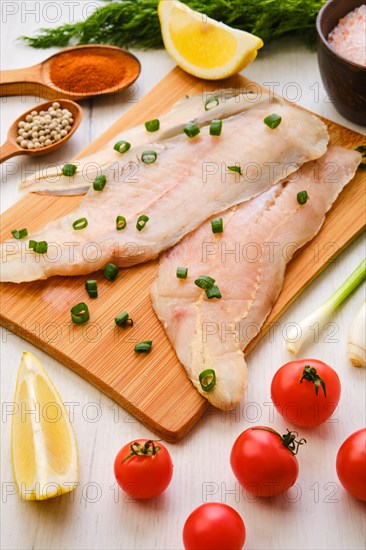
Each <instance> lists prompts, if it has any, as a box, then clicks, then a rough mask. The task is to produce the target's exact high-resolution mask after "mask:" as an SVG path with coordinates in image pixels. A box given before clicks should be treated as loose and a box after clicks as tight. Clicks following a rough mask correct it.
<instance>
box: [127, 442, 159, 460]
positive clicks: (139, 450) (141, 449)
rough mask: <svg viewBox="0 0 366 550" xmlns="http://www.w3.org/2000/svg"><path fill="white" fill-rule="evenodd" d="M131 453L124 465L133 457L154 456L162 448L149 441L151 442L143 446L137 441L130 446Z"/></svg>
mask: <svg viewBox="0 0 366 550" xmlns="http://www.w3.org/2000/svg"><path fill="white" fill-rule="evenodd" d="M130 449H131V452H130V454H128V455H127V456H126V457H125V458H124V459H123V460H122V464H123V463H124V461H125V460H127V459H128V458H131V456H154V455H156V454H157V453H158V451H160V447H159V446H158V445H155V443H154V441H152V440H151V439H149V441H146V442H145V443H144V444H143V445H141V443H138V441H135V442H134V443H132V444H131V445H130Z"/></svg>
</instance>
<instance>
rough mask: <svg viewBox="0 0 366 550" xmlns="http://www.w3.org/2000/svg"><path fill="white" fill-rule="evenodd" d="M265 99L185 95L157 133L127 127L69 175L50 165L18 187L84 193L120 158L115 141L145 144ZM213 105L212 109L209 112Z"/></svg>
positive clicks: (80, 161)
mask: <svg viewBox="0 0 366 550" xmlns="http://www.w3.org/2000/svg"><path fill="white" fill-rule="evenodd" d="M210 97H211V98H213V97H218V98H219V104H218V105H215V102H211V103H210V105H209V110H207V111H206V110H205V103H206V100H207V99H209V98H210ZM251 98H252V99H251ZM264 101H266V102H267V101H268V96H267V94H266V93H264V92H263V94H261V95H258V94H254V95H253V96H251V94H250V93H249V92H247V93H245V92H243V93H239V91H238V90H237V89H226V90H223V91H219V90H218V91H216V92H209V93H208V92H207V93H205V94H199V95H194V96H191V97H186V98H184V99H182V100H180V101H178V102H177V103H176V104H175V105H173V107H172V109H170V111H168V112H167V113H165V114H164V115H162V116H161V117H160V118H159V121H160V129H159V130H157V131H156V132H153V133H151V132H148V131H147V130H146V128H145V125H144V124H140V125H138V126H134V127H133V128H129V129H126V130H125V131H123V132H121V135H120V136H119V137H114V138H113V139H112V140H110V141H109V142H108V143H107V144H106V145H104V146H103V147H102V148H101V149H100V150H98V151H97V152H95V153H92V154H91V155H87V156H84V157H80V158H79V159H78V160H76V161H75V162H74V163H75V164H76V165H77V167H78V171H77V172H76V174H75V176H73V177H72V178H69V177H67V176H63V175H62V172H61V169H62V165H59V166H57V165H56V166H54V165H51V166H47V167H45V168H43V169H42V170H39V171H37V172H36V173H35V174H32V175H31V176H28V177H27V178H26V179H24V180H23V181H22V182H20V184H19V190H20V191H23V192H28V193H29V192H38V193H45V194H47V193H51V194H58V195H82V194H85V193H86V192H87V191H88V189H89V188H90V187H91V184H92V182H93V180H94V179H95V178H96V176H98V175H100V174H102V173H104V171H105V170H106V169H108V167H109V166H110V165H111V164H113V163H116V162H119V161H120V160H121V156H120V154H119V153H118V152H117V151H115V150H114V149H113V146H114V144H115V143H116V142H117V141H119V140H122V139H123V140H125V141H128V142H129V143H131V145H132V146H133V147H138V146H139V145H143V144H146V143H148V142H149V141H150V140H151V139H154V141H161V140H163V139H168V138H171V137H174V136H176V135H178V134H179V133H182V131H183V128H184V126H185V125H186V124H187V123H188V122H190V121H194V122H195V123H196V124H197V125H198V126H202V125H203V124H204V123H205V122H207V121H208V120H211V119H212V116H213V112H214V113H215V118H220V119H221V118H225V117H227V116H230V115H234V114H235V113H239V112H241V111H243V110H245V109H252V108H254V107H256V106H257V105H259V104H260V103H262V102H264ZM212 106H213V107H212ZM212 108H214V109H215V110H214V111H212Z"/></svg>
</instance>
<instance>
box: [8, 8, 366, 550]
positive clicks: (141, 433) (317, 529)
mask: <svg viewBox="0 0 366 550" xmlns="http://www.w3.org/2000/svg"><path fill="white" fill-rule="evenodd" d="M97 4H98V2H95V1H94V2H91V1H89V0H84V1H83V2H77V1H74V2H66V1H63V0H59V1H58V2H50V1H44V2H34V1H20V0H19V1H15V0H12V1H6V0H3V1H2V3H1V8H2V33H1V34H2V38H1V40H2V42H1V46H2V47H1V68H2V69H12V68H18V67H24V66H28V65H32V64H35V63H37V62H39V61H41V60H43V59H45V58H46V57H48V56H49V55H50V54H51V53H53V52H55V51H56V49H52V50H51V49H50V50H33V49H31V48H29V47H27V46H26V45H25V44H24V43H22V42H20V41H17V40H16V39H17V37H18V36H19V35H22V34H31V33H33V32H34V31H35V30H36V29H37V28H39V27H42V26H43V27H48V26H50V25H52V24H55V25H56V24H59V23H60V22H61V21H69V20H70V15H71V14H72V13H73V11H74V19H78V18H80V17H82V16H83V15H85V14H86V13H87V12H88V10H90V11H91V10H92V9H93V7H95V6H96V5H97ZM70 6H71V7H70ZM135 53H136V54H137V55H138V57H139V59H140V60H141V63H142V73H141V77H140V79H139V80H138V82H137V83H136V96H135V99H136V100H138V99H139V98H141V97H142V96H143V95H144V94H146V93H147V92H148V91H149V90H150V89H151V88H152V87H153V86H154V85H155V84H156V83H157V82H158V81H159V80H160V79H161V78H162V77H163V76H165V75H166V74H167V72H168V71H169V70H170V69H171V68H172V67H173V65H174V64H173V62H172V60H171V59H170V58H169V56H168V55H167V53H166V52H165V51H163V50H160V51H156V52H135ZM245 74H246V75H247V76H248V77H249V78H251V79H253V80H254V81H257V82H259V83H261V84H264V85H267V86H272V87H273V88H274V90H275V92H277V93H278V92H282V93H283V94H284V95H285V96H286V97H288V98H289V99H293V100H295V101H298V102H299V104H301V105H303V106H305V107H306V108H308V109H311V110H312V111H314V112H316V113H319V114H321V115H324V116H326V117H328V118H330V119H332V120H335V121H336V122H338V123H340V124H343V125H345V126H347V127H350V128H353V129H354V130H356V131H359V132H362V128H361V127H360V126H357V125H355V124H352V123H350V122H348V121H347V120H345V119H343V117H341V116H340V115H339V114H338V113H337V112H336V111H335V109H334V108H333V106H332V104H331V103H330V102H329V101H328V100H327V98H326V95H325V92H324V89H323V86H322V83H321V80H320V75H319V72H318V67H317V60H316V54H315V53H311V52H309V51H308V50H306V49H305V48H304V47H303V46H302V45H300V44H297V43H296V42H295V41H293V40H285V41H282V42H281V43H279V44H277V45H273V46H268V47H266V48H265V50H264V51H262V52H260V54H259V58H258V59H257V60H256V61H255V63H253V64H252V65H251V66H250V67H248V68H247V69H246V71H245ZM41 101H42V100H39V99H36V98H33V97H23V98H21V97H12V98H2V99H1V103H0V104H1V140H2V142H3V141H4V140H5V136H6V131H7V128H8V127H9V126H10V124H11V122H12V121H13V120H14V119H15V118H16V117H17V116H18V115H20V114H21V113H22V112H23V111H25V110H27V109H29V108H30V107H32V106H33V105H35V106H36V105H37V104H38V103H39V102H41ZM82 107H83V109H84V119H83V121H82V124H81V126H80V128H79V130H78V131H77V133H76V134H75V136H74V137H73V138H72V140H71V141H70V142H69V143H68V144H67V145H66V146H65V148H62V149H60V150H59V151H57V152H55V153H54V154H53V155H52V156H49V157H48V158H47V161H49V162H51V161H54V162H57V161H58V160H59V159H60V160H61V159H66V157H71V156H72V155H74V154H76V153H77V152H78V151H79V150H80V149H82V148H84V147H85V146H86V145H87V144H88V143H90V142H91V141H92V140H93V139H94V138H96V137H97V136H98V135H99V134H100V133H101V132H102V131H103V130H105V129H106V128H108V127H109V126H110V124H112V123H113V122H114V121H115V120H116V119H117V118H118V117H119V116H120V115H121V114H122V113H124V112H125V111H126V110H127V109H129V108H130V107H131V104H129V103H123V102H122V100H121V98H113V97H109V98H99V99H95V100H90V101H84V102H82ZM42 161H43V158H42V157H38V160H36V161H34V160H31V159H29V158H28V159H27V158H26V157H16V158H14V159H11V160H10V161H8V162H7V163H5V164H3V165H2V174H1V208H2V211H3V210H5V209H6V208H8V207H9V206H10V205H11V204H13V203H14V202H15V201H16V200H17V199H18V198H19V194H18V191H17V183H18V181H19V177H20V174H22V173H23V174H24V172H25V171H32V170H33V169H34V168H35V165H36V163H40V162H42ZM364 252H365V247H364V241H363V240H362V238H359V239H358V240H357V241H356V242H355V243H353V244H352V245H351V246H350V247H349V248H348V249H347V250H346V251H345V252H343V254H342V255H341V256H340V257H339V258H338V260H337V261H336V262H334V263H332V264H331V265H330V266H329V267H328V268H327V270H326V271H325V272H323V274H322V275H321V276H320V277H319V278H318V279H317V280H316V281H315V282H314V283H313V284H312V285H311V286H310V287H309V288H308V289H307V290H306V291H305V292H304V293H303V295H302V296H301V297H300V298H299V299H298V300H296V302H295V303H294V304H293V306H292V307H291V308H290V309H289V310H288V311H287V313H286V314H285V315H284V316H283V317H282V318H281V320H280V323H279V326H278V327H276V329H275V331H274V333H273V337H272V339H270V338H269V336H268V335H267V336H266V337H265V338H264V340H263V341H262V342H261V343H260V344H259V345H258V346H257V348H256V349H255V350H254V351H253V352H252V353H251V355H250V356H249V358H248V365H249V371H250V373H249V389H248V391H247V394H246V396H245V400H244V402H243V403H242V404H241V405H240V406H239V407H238V408H237V410H236V411H235V412H231V413H227V414H225V413H222V412H220V411H213V410H211V411H209V412H208V413H207V414H206V416H205V417H204V418H203V419H202V420H201V421H200V422H199V423H198V425H197V426H196V427H195V429H194V430H193V431H192V432H191V433H190V434H189V435H188V436H187V437H186V438H185V439H184V440H183V441H182V442H181V443H179V444H176V445H168V448H169V451H170V452H171V455H172V458H173V462H174V477H173V481H172V483H171V485H170V487H169V488H168V490H167V491H166V492H165V493H164V494H163V495H162V496H160V497H159V498H157V499H155V500H152V501H150V502H129V499H127V498H126V497H125V496H124V495H123V494H122V492H121V491H119V490H118V489H117V486H116V483H115V480H114V475H113V461H114V457H115V454H116V453H117V451H118V450H119V448H120V447H121V446H122V445H123V444H124V443H126V442H128V441H130V440H133V439H135V438H137V437H153V434H152V433H150V432H149V431H148V430H147V429H146V428H145V427H144V426H142V425H141V424H140V423H139V422H138V421H137V420H135V419H134V418H132V417H131V416H130V415H129V414H127V413H126V412H125V411H124V410H123V409H121V408H120V407H119V406H117V405H116V404H115V403H114V402H113V401H112V400H111V399H109V398H107V397H106V396H105V395H103V394H101V393H100V392H99V391H98V390H96V389H95V388H94V387H93V386H91V385H90V384H88V383H87V382H85V381H84V380H83V379H82V378H80V377H78V376H77V375H76V374H74V373H73V372H71V371H69V370H68V369H67V368H66V367H64V366H63V365H61V364H59V363H58V362H57V361H55V360H54V359H52V358H51V357H49V356H48V355H46V354H45V353H43V352H42V351H41V350H39V349H37V348H34V347H33V346H31V345H30V344H28V343H26V342H24V341H21V339H20V338H18V337H17V336H15V335H13V334H12V333H9V332H7V331H3V333H2V341H1V400H2V418H1V438H2V439H1V453H2V467H1V491H2V498H1V520H2V521H1V547H2V548H4V549H30V548H37V549H61V548H62V549H75V550H76V549H134V550H140V549H141V550H142V549H144V550H145V549H157V550H162V549H171V550H172V549H174V550H175V549H179V548H182V540H181V532H182V528H183V524H184V521H185V519H186V518H187V516H188V515H189V513H190V512H191V511H192V510H193V509H194V508H195V507H196V506H198V505H200V504H201V503H202V502H205V501H221V502H226V503H227V504H229V505H231V506H233V507H234V508H236V509H237V510H238V511H239V513H240V514H241V515H242V517H243V519H244V521H245V524H246V527H247V541H246V544H245V548H248V549H249V548H252V549H281V550H282V549H283V550H284V549H301V550H304V549H332V550H335V549H347V550H349V549H356V548H357V549H358V548H363V547H364V544H365V515H364V511H365V509H364V505H363V504H362V503H361V502H358V501H356V500H355V499H353V498H352V497H350V496H349V495H348V494H347V493H346V492H345V491H344V490H343V489H342V487H341V486H340V484H339V482H338V479H337V475H336V471H335V457H336V453H337V450H338V448H339V446H340V445H341V443H342V442H343V441H344V439H345V438H346V437H347V436H348V435H349V434H351V433H352V432H354V431H355V430H357V429H360V428H361V427H364V426H365V410H366V407H365V370H364V369H355V368H353V367H352V366H351V365H350V364H349V363H348V360H347V357H346V333H347V328H348V326H349V324H350V321H351V319H352V317H353V316H354V314H355V312H356V311H357V310H358V308H359V305H360V303H361V301H362V299H363V297H364V288H360V289H358V290H357V291H356V292H355V293H354V294H353V295H352V296H351V297H350V298H349V300H348V301H347V303H346V304H345V305H344V306H343V307H342V309H341V310H340V311H339V312H337V313H336V314H335V315H334V317H333V319H332V320H331V321H332V323H333V325H332V327H333V328H334V334H332V335H331V333H330V331H328V333H326V334H321V335H320V339H319V342H317V343H313V344H311V345H310V346H309V347H308V348H307V349H306V350H305V351H304V355H303V356H306V357H316V358H319V359H321V360H324V361H326V362H328V363H329V364H330V365H332V366H333V367H334V368H335V369H336V370H337V371H338V373H339V376H340V378H341V382H342V392H343V393H342V398H341V402H340V405H339V409H338V410H337V412H336V413H335V415H334V417H333V418H332V419H331V420H330V421H328V422H327V423H326V424H325V425H323V426H321V427H319V428H317V429H315V430H305V429H302V430H300V433H301V436H304V437H306V438H307V440H308V443H307V445H306V446H304V447H302V448H301V451H300V453H299V457H298V459H299V463H300V475H299V478H298V481H297V484H296V486H295V487H294V488H293V489H291V490H290V491H289V492H288V493H287V494H286V495H282V496H278V497H276V498H275V499H273V500H272V501H270V500H258V501H256V502H252V501H251V499H250V497H249V495H247V494H245V493H243V492H242V491H241V490H240V488H239V486H238V484H237V483H236V480H235V478H234V476H233V474H232V472H231V469H230V465H229V454H230V450H231V446H232V444H233V442H234V440H235V438H236V437H237V435H239V433H241V432H242V431H243V430H244V429H246V428H248V427H250V426H253V425H254V424H262V425H263V424H264V425H269V426H272V427H274V428H276V429H278V430H280V431H281V430H284V431H285V428H286V427H287V426H286V424H285V422H284V421H283V419H282V418H281V417H279V415H278V414H276V413H273V410H272V406H271V404H270V403H271V402H270V382H271V379H272V375H273V373H274V372H275V370H277V368H279V367H280V366H281V365H282V364H283V363H285V362H287V361H288V360H290V359H291V357H290V356H289V355H288V353H287V352H286V350H285V346H284V340H283V336H282V334H283V331H285V330H286V325H287V323H290V322H293V321H299V320H300V319H301V318H302V317H303V316H304V315H306V314H307V313H309V312H310V311H312V310H313V309H314V308H315V307H316V306H317V305H319V304H320V303H321V302H322V301H323V300H324V299H325V298H326V297H327V296H329V295H330V294H331V293H332V292H333V291H334V290H335V289H336V288H337V287H338V286H339V284H340V282H341V281H343V280H344V279H345V278H346V276H347V275H348V274H349V273H350V272H351V271H352V270H353V269H354V268H355V267H356V266H357V265H358V263H359V262H360V261H361V259H362V257H363V256H364ZM314 253H316V251H314ZM23 350H30V351H32V352H34V353H35V354H36V355H37V357H39V359H40V360H41V361H42V362H43V364H44V365H45V367H46V369H47V371H48V373H49V375H50V376H51V378H52V380H53V381H54V383H55V385H56V387H57V388H58V389H59V391H60V394H61V395H62V397H63V399H64V401H65V402H66V403H69V408H70V410H71V411H72V414H71V419H72V422H73V424H74V428H75V431H76V435H77V439H78V443H79V452H80V485H79V487H78V488H77V489H76V490H75V492H74V493H71V494H70V495H65V496H64V497H62V498H60V499H56V500H55V501H53V502H43V503H24V502H22V501H21V500H20V498H19V497H18V496H17V495H16V494H14V493H15V490H14V484H13V479H12V472H11V457H10V424H11V417H10V416H9V415H7V414H6V410H7V408H6V407H7V404H8V403H11V401H12V399H13V393H14V387H15V379H16V372H17V368H18V365H19V361H20V356H21V352H22V351H23ZM289 427H290V426H289Z"/></svg>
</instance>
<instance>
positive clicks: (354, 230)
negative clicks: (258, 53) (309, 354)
mask: <svg viewBox="0 0 366 550" xmlns="http://www.w3.org/2000/svg"><path fill="white" fill-rule="evenodd" d="M247 84H248V81H247V80H246V79H245V78H243V77H241V76H236V77H234V78H231V79H228V80H226V81H223V82H220V83H207V82H202V81H200V80H198V79H195V78H194V77H191V76H189V75H187V74H186V73H184V72H183V71H181V70H180V69H178V68H176V69H174V70H173V71H172V72H171V73H170V74H168V75H167V76H166V77H165V78H164V79H163V80H162V81H161V82H160V83H159V84H158V85H157V86H156V87H155V88H154V89H153V90H152V91H151V92H150V93H149V94H148V95H147V96H146V97H144V98H143V99H142V100H141V101H139V103H137V104H136V105H135V106H134V107H133V108H132V109H131V110H130V111H129V112H128V113H126V114H125V115H124V116H122V118H120V119H119V120H118V121H117V122H116V123H115V124H114V125H113V126H112V127H111V128H110V129H109V130H107V131H106V132H105V133H104V134H103V135H101V136H100V137H99V138H98V139H96V140H95V141H94V142H93V143H92V144H91V145H89V146H88V147H87V148H86V149H85V150H84V151H82V153H80V154H79V155H78V157H80V156H83V155H86V154H90V153H93V152H95V151H97V150H98V149H99V148H100V147H101V146H103V145H104V144H105V143H106V142H108V141H109V140H111V139H112V138H113V137H114V136H121V135H122V136H123V130H124V129H127V128H128V127H131V126H134V125H136V124H139V123H143V122H144V121H146V120H149V119H151V118H156V117H158V116H160V115H161V114H162V113H163V112H165V111H167V110H169V108H170V107H171V106H172V104H173V103H175V102H176V101H177V100H178V99H180V98H182V97H183V96H184V95H186V94H196V93H203V92H205V91H207V90H210V89H216V88H217V87H218V86H219V87H220V88H223V87H231V86H236V87H241V88H244V87H245V86H246V85H247ZM325 122H326V123H327V124H328V127H329V131H330V134H331V143H333V144H335V145H344V146H346V147H351V148H354V147H356V146H357V145H360V144H361V143H362V142H363V141H364V138H363V136H361V135H360V134H357V133H355V132H352V131H351V130H348V129H346V128H343V127H341V126H339V125H337V124H335V123H333V122H329V121H325ZM364 177H365V176H364V173H362V172H361V171H358V173H357V175H356V177H355V178H354V180H353V181H352V183H350V184H349V185H348V186H347V187H346V189H345V190H344V191H343V192H342V194H341V195H340V197H339V199H338V200H337V202H336V203H335V204H334V206H333V208H332V210H331V212H330V213H329V214H328V216H327V219H326V222H325V224H324V226H323V228H322V230H321V231H320V232H319V233H318V235H317V236H316V237H315V239H314V240H313V241H312V243H311V246H310V245H308V246H307V247H306V248H305V249H304V250H302V251H301V252H300V253H299V254H297V256H296V257H295V258H294V259H293V260H292V262H291V263H290V265H289V266H288V269H287V272H286V279H285V285H284V288H283V290H282V293H281V295H280V297H279V299H278V301H277V303H276V304H275V307H274V308H273V311H272V313H271V315H270V316H269V318H268V319H267V322H266V325H265V328H264V329H263V330H262V332H261V333H260V334H259V335H258V337H257V338H256V339H255V340H254V341H253V342H252V343H251V344H250V346H249V348H250V349H252V347H253V346H254V345H255V343H256V342H257V341H258V340H259V339H260V337H261V336H263V334H264V333H265V331H266V330H268V328H269V327H270V325H271V323H273V322H274V321H275V320H276V319H277V318H278V317H279V316H280V314H281V313H282V312H283V311H284V310H285V309H286V307H287V306H288V305H289V304H290V303H291V302H292V301H293V300H294V299H295V298H296V296H298V295H299V294H300V292H301V291H302V290H303V289H304V288H305V287H306V286H307V285H308V284H309V283H310V282H311V281H312V280H313V279H314V278H315V277H316V275H317V274H318V273H320V271H322V269H324V267H326V265H327V264H328V263H329V262H330V261H331V260H332V259H333V258H334V257H335V256H336V255H337V254H338V253H339V252H340V251H341V250H342V249H343V248H344V247H345V246H346V245H347V244H348V243H349V242H350V241H351V240H352V239H354V238H355V237H356V236H357V235H358V234H359V233H360V232H361V231H362V228H363V226H364V223H365V217H366V208H365V200H364V188H363V183H364ZM80 200H81V197H56V196H45V195H37V194H29V195H27V196H25V197H24V198H23V199H21V200H20V201H19V202H18V203H16V204H15V205H14V206H13V207H11V208H10V209H9V210H8V211H7V212H6V213H5V214H4V215H3V220H2V229H1V240H5V239H6V238H8V237H9V235H10V230H11V229H13V228H14V227H17V226H18V225H19V223H18V221H19V220H20V219H21V220H22V227H27V228H28V231H33V230H36V229H38V228H39V227H41V226H43V225H44V224H45V223H47V222H49V221H51V220H53V219H55V218H57V217H60V216H63V215H64V214H66V213H67V212H69V211H70V210H72V209H73V208H74V207H75V205H76V204H77V203H78V202H79V201H80ZM156 269H157V261H152V262H148V263H146V264H143V265H139V266H136V267H132V268H129V269H124V270H122V271H121V273H120V275H119V277H118V278H117V280H116V281H114V282H113V283H110V282H109V281H107V280H105V279H104V278H103V276H101V274H100V273H97V274H96V276H95V278H96V279H97V281H98V289H99V296H100V298H98V299H97V300H91V299H88V298H87V296H86V292H85V290H84V282H85V280H86V278H85V277H72V278H71V277H70V278H61V277H53V278H51V279H49V280H46V281H39V282H34V283H26V284H21V285H15V284H6V283H4V284H2V285H1V314H0V322H1V324H3V325H4V326H5V327H6V328H8V329H9V330H11V331H13V332H15V333H16V334H18V335H20V336H21V337H22V338H24V339H25V340H28V341H30V342H32V343H33V344H35V345H36V346H39V347H40V348H42V349H43V350H44V351H46V352H48V353H49V354H50V355H52V356H53V357H55V358H56V359H57V360H59V361H60V362H61V363H63V364H65V365H66V366H68V367H70V368H71V369H73V370H74V371H76V372H77V373H78V374H80V375H81V376H83V377H84V378H85V379H86V380H88V381H90V382H91V383H92V384H94V385H95V386H97V387H98V388H100V389H101V390H102V391H103V392H105V393H106V394H108V395H109V396H110V397H112V398H113V399H114V400H115V401H116V402H117V403H119V404H120V405H122V407H124V408H125V409H126V410H127V411H129V412H130V413H131V414H133V415H134V416H136V417H137V418H138V419H139V420H141V422H143V423H144V424H145V425H146V426H148V427H149V428H151V429H152V430H153V431H154V432H155V433H157V434H158V435H159V436H161V437H162V438H164V439H166V440H167V441H178V440H179V439H181V438H182V437H183V436H184V435H185V434H186V433H187V432H188V431H189V430H190V429H191V428H192V426H193V425H194V424H195V423H196V422H197V420H198V419H199V418H200V417H201V415H202V414H203V412H204V410H205V408H206V406H207V404H206V401H205V400H204V399H203V398H202V397H201V396H200V395H199V394H198V393H197V391H196V390H195V389H194V388H193V386H192V385H191V383H190V382H189V381H188V378H187V376H186V374H185V370H184V368H183V367H182V365H181V364H180V363H179V362H178V360H177V357H176V355H175V353H174V351H173V349H172V347H171V345H170V343H169V341H168V339H167V337H166V336H165V333H164V331H163V329H162V327H161V325H160V323H159V321H158V319H157V318H156V316H155V314H154V312H153V309H152V306H151V303H150V296H149V291H150V285H151V282H152V281H153V279H154V276H155V273H156ZM81 301H86V302H87V304H88V306H89V310H90V313H91V320H90V321H89V322H88V323H87V324H85V325H81V326H78V325H74V324H73V323H72V322H71V321H70V313H69V311H70V309H71V307H72V306H73V305H74V304H76V303H78V302H81ZM125 309H126V310H127V311H128V312H129V314H130V315H131V317H132V318H133V319H134V321H135V324H134V326H133V327H132V328H126V329H123V328H122V329H121V328H118V327H116V326H115V325H114V317H115V316H116V315H117V314H118V313H120V312H121V311H123V310H125ZM145 339H151V340H153V349H152V351H151V352H150V354H148V355H144V354H136V353H134V351H133V347H134V345H135V343H136V342H139V341H141V340H145ZM247 351H249V349H248V350H247Z"/></svg>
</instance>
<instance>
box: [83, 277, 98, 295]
mask: <svg viewBox="0 0 366 550" xmlns="http://www.w3.org/2000/svg"><path fill="white" fill-rule="evenodd" d="M85 290H86V291H87V293H88V294H89V298H98V287H97V281H95V280H94V279H90V280H89V281H85Z"/></svg>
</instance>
